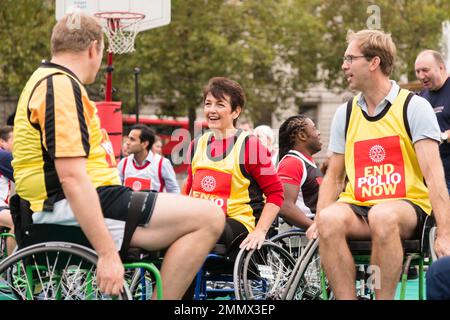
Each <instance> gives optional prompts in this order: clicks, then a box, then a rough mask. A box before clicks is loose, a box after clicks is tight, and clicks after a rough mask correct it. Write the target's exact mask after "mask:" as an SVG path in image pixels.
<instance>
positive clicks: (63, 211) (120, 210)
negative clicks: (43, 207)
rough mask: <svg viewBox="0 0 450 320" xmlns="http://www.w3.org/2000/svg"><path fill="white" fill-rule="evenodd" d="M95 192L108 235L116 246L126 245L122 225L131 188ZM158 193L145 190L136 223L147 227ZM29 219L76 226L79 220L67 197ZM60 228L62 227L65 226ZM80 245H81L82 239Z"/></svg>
mask: <svg viewBox="0 0 450 320" xmlns="http://www.w3.org/2000/svg"><path fill="white" fill-rule="evenodd" d="M97 193H98V196H99V199H100V205H101V208H102V212H103V216H104V218H105V224H106V227H107V228H108V230H109V232H110V233H111V236H112V238H113V240H114V242H115V243H116V246H117V249H120V248H121V247H122V246H123V245H124V246H128V243H126V244H124V243H123V240H124V232H125V225H126V222H127V220H128V208H129V207H130V200H131V195H132V194H133V191H132V190H131V189H130V188H128V187H124V186H107V187H99V188H97ZM157 195H158V193H157V192H154V191H150V192H148V193H147V196H146V198H145V200H144V205H143V207H142V209H141V215H140V217H139V220H138V225H139V226H146V225H147V224H148V223H149V222H150V218H151V216H152V213H153V209H154V206H155V203H156V198H157ZM32 219H33V225H35V226H36V225H63V226H71V227H78V228H79V224H78V221H77V220H76V218H75V216H74V214H73V212H72V210H71V209H70V206H69V205H68V201H67V199H62V200H60V201H57V202H55V204H54V207H53V212H45V211H42V212H34V213H33V214H32ZM60 229H61V230H63V229H64V228H60ZM63 233H64V231H63ZM74 238H75V237H74ZM71 240H72V238H71ZM44 241H69V240H65V239H64V238H61V239H53V238H52V239H48V240H44ZM41 242H42V241H41ZM77 243H79V242H77ZM80 244H83V245H84V242H82V243H80Z"/></svg>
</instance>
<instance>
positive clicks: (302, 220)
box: [280, 183, 313, 230]
mask: <svg viewBox="0 0 450 320" xmlns="http://www.w3.org/2000/svg"><path fill="white" fill-rule="evenodd" d="M283 189H284V201H283V206H282V207H281V210H280V216H281V217H283V219H285V220H286V221H287V222H289V223H291V224H293V225H295V226H297V227H299V228H302V229H305V230H306V229H307V228H309V226H310V225H311V224H312V223H313V221H312V220H311V219H310V218H308V217H307V216H306V214H305V213H304V212H303V211H302V210H300V208H299V207H297V205H296V201H297V197H298V193H299V191H300V187H299V186H298V185H293V184H289V183H283Z"/></svg>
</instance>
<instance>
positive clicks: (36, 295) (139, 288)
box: [0, 197, 162, 300]
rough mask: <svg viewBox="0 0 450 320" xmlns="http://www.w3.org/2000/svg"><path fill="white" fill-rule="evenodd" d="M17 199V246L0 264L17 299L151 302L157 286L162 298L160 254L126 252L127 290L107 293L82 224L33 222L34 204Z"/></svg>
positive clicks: (1, 277) (5, 290)
mask: <svg viewBox="0 0 450 320" xmlns="http://www.w3.org/2000/svg"><path fill="white" fill-rule="evenodd" d="M13 198H14V197H13ZM13 198H12V199H11V200H12V201H11V203H15V210H14V212H15V214H14V215H13V219H14V224H15V226H16V229H15V233H16V239H17V244H18V250H17V251H16V252H15V253H13V254H12V255H11V256H9V257H7V258H5V259H4V260H3V261H1V263H0V281H1V282H2V294H3V295H4V296H7V298H9V299H12V300H97V299H100V300H104V299H106V300H109V299H112V298H114V299H123V300H130V299H133V298H134V299H137V298H138V299H143V300H146V299H148V298H149V297H150V296H151V295H152V294H153V290H154V289H155V288H156V297H157V298H158V299H162V283H161V276H160V273H159V270H158V268H157V267H156V266H155V264H154V263H153V262H155V261H156V262H158V261H159V260H160V255H159V254H160V253H159V252H155V253H147V252H144V251H142V250H140V249H136V248H126V249H125V250H123V252H122V251H121V258H122V261H123V262H124V268H125V269H126V275H125V281H124V290H123V293H122V294H121V295H119V296H118V297H108V296H105V295H103V294H102V293H101V292H100V290H99V289H98V287H97V284H96V264H97V260H98V258H97V255H96V254H95V252H94V251H93V250H92V249H91V245H90V243H89V241H88V240H87V238H86V236H85V235H84V233H83V232H82V230H81V228H80V227H78V226H65V225H55V224H33V223H32V221H31V214H30V212H29V208H26V207H25V208H22V202H21V201H20V199H18V197H17V198H15V199H13ZM127 237H129V239H131V232H127V228H126V230H125V238H127ZM124 241H125V240H124ZM127 243H128V242H127Z"/></svg>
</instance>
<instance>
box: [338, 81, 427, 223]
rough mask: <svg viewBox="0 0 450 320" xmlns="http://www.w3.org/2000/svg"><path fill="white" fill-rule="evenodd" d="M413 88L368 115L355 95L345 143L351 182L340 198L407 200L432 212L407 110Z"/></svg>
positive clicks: (369, 202)
mask: <svg viewBox="0 0 450 320" xmlns="http://www.w3.org/2000/svg"><path fill="white" fill-rule="evenodd" d="M408 94H409V91H408V90H404V89H401V90H400V92H399V94H398V96H397V98H396V99H395V101H394V103H393V104H392V105H391V106H390V107H387V110H386V111H387V112H386V111H382V112H381V114H379V115H377V116H375V117H368V116H367V115H366V114H364V113H363V111H362V110H361V108H360V107H359V106H358V105H357V101H358V96H356V97H354V98H353V104H352V112H351V116H350V120H349V124H348V131H347V137H346V142H345V169H346V172H347V177H348V179H349V183H347V186H346V188H345V191H344V192H342V193H341V194H340V196H339V201H341V202H346V203H351V204H356V205H360V206H373V205H375V204H378V203H381V202H385V201H391V200H395V199H407V200H410V201H411V202H413V203H414V204H416V205H418V206H420V207H421V208H422V209H423V210H424V211H425V212H426V213H427V214H430V213H431V204H430V200H429V198H428V189H427V187H426V186H425V184H424V178H423V175H422V171H421V170H420V167H419V163H418V161H417V157H416V153H415V151H414V146H413V143H412V141H411V138H410V137H409V135H408V132H407V130H406V127H405V123H404V119H406V116H405V117H404V115H403V113H404V112H406V108H404V105H405V103H407V102H409V99H407V98H408Z"/></svg>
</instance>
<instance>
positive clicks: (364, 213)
mask: <svg viewBox="0 0 450 320" xmlns="http://www.w3.org/2000/svg"><path fill="white" fill-rule="evenodd" d="M403 201H405V202H407V203H409V204H410V205H411V206H412V207H413V208H414V211H415V212H416V216H417V225H416V230H415V232H414V237H415V238H416V237H420V236H421V234H422V229H423V225H424V223H425V219H426V217H427V214H426V213H425V211H423V210H422V208H421V207H419V206H418V205H417V204H414V203H413V202H411V201H409V200H405V199H403ZM350 207H351V208H352V210H353V212H354V213H356V214H357V215H359V216H361V217H362V219H364V220H365V221H367V222H368V223H369V210H370V209H372V207H373V206H358V205H356V204H350Z"/></svg>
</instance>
